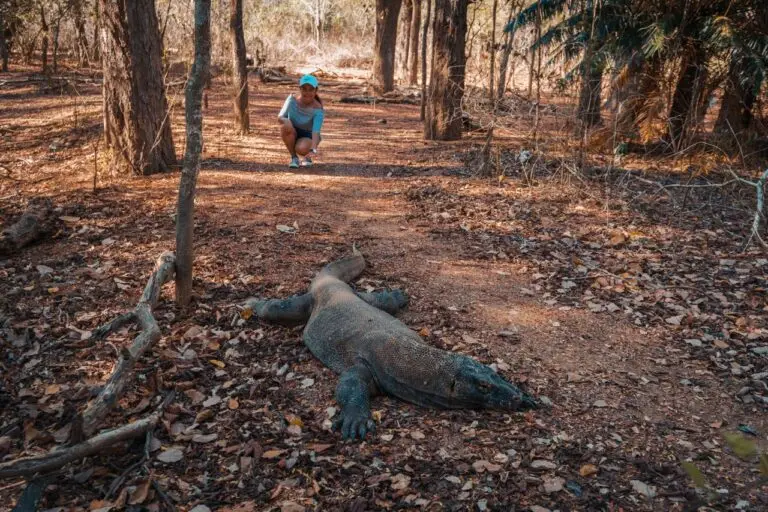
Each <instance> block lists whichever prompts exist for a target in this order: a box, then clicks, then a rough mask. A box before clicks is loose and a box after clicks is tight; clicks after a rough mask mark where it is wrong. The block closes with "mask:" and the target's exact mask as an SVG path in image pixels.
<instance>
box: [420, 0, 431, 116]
mask: <svg viewBox="0 0 768 512" xmlns="http://www.w3.org/2000/svg"><path fill="white" fill-rule="evenodd" d="M425 10H426V12H425V13H424V28H422V31H421V114H420V115H419V120H420V121H424V120H425V119H426V115H427V114H426V109H427V36H428V35H429V27H430V11H431V10H432V0H427V6H426V9H425Z"/></svg>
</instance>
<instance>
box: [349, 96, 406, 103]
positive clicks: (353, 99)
mask: <svg viewBox="0 0 768 512" xmlns="http://www.w3.org/2000/svg"><path fill="white" fill-rule="evenodd" d="M339 101H340V102H341V103H362V104H373V103H395V104H398V103H399V104H406V105H419V103H420V101H421V100H419V98H418V97H416V96H390V97H386V96H382V97H376V96H344V97H343V98H341V99H340V100H339Z"/></svg>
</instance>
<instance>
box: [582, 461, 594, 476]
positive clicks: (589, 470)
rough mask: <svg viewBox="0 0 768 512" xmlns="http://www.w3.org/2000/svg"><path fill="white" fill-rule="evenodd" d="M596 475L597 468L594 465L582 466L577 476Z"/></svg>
mask: <svg viewBox="0 0 768 512" xmlns="http://www.w3.org/2000/svg"><path fill="white" fill-rule="evenodd" d="M596 473H597V466H595V465H594V464H584V465H583V466H581V469H579V474H580V475H581V476H583V477H588V476H592V475H594V474H596Z"/></svg>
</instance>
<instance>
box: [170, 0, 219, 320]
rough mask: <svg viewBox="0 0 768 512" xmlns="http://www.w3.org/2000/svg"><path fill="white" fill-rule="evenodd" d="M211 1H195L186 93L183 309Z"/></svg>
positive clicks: (180, 228) (179, 245)
mask: <svg viewBox="0 0 768 512" xmlns="http://www.w3.org/2000/svg"><path fill="white" fill-rule="evenodd" d="M210 14H211V0H195V61H194V63H193V64H192V70H191V71H190V73H189V81H188V82H187V89H186V91H185V100H186V105H185V118H186V123H187V149H186V153H185V155H184V169H183V170H182V171H181V182H180V183H179V201H178V205H177V207H176V303H177V304H178V305H179V306H181V307H186V306H187V305H188V304H189V301H190V299H191V297H192V263H193V260H194V253H193V247H192V235H193V230H194V224H195V189H196V187H197V174H198V173H199V172H200V153H201V152H202V150H203V112H202V105H201V103H202V99H203V85H204V82H205V80H206V77H207V76H208V74H209V68H210V64H211V17H210Z"/></svg>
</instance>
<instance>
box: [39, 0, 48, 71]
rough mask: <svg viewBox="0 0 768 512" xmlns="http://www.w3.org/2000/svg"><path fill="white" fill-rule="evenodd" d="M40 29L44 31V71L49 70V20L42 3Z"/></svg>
mask: <svg viewBox="0 0 768 512" xmlns="http://www.w3.org/2000/svg"><path fill="white" fill-rule="evenodd" d="M40 30H41V32H42V33H43V43H42V49H41V52H40V53H41V59H40V60H41V61H42V69H43V73H47V72H48V30H49V28H48V21H47V20H46V19H45V7H43V5H42V4H41V5H40Z"/></svg>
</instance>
